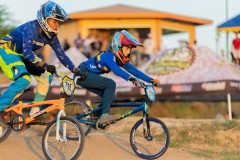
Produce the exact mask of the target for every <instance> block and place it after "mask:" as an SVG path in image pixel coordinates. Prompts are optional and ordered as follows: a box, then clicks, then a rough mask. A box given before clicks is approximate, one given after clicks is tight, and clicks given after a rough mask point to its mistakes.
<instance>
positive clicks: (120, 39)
mask: <svg viewBox="0 0 240 160" xmlns="http://www.w3.org/2000/svg"><path fill="white" fill-rule="evenodd" d="M123 46H130V47H132V48H136V47H137V46H143V45H142V44H141V43H140V42H138V40H136V39H135V38H134V37H133V36H132V35H131V34H130V33H128V32H127V31H125V30H122V31H120V32H118V33H116V34H115V36H114V38H113V40H112V50H113V52H114V53H115V54H116V55H117V57H118V58H119V59H120V60H121V61H122V63H123V64H126V63H127V62H129V61H130V57H126V56H124V54H123V53H122V51H121V48H122V47H123Z"/></svg>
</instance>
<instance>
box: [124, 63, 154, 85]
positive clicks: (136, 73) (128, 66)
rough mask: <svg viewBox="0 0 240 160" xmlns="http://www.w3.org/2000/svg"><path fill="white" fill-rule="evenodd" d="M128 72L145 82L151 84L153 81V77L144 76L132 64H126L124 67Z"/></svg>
mask: <svg viewBox="0 0 240 160" xmlns="http://www.w3.org/2000/svg"><path fill="white" fill-rule="evenodd" d="M122 67H123V68H124V69H125V70H126V71H128V72H129V73H130V74H132V75H133V76H134V77H137V78H139V79H141V80H144V81H145V82H148V83H150V81H151V80H152V78H151V77H149V76H148V75H146V74H144V73H143V72H141V71H140V70H138V69H137V68H136V67H134V66H133V65H132V64H131V63H129V62H128V63H126V64H125V65H123V66H122Z"/></svg>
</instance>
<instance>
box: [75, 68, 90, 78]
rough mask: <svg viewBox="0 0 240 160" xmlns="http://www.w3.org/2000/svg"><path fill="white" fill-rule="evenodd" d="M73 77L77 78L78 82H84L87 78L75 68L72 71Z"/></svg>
mask: <svg viewBox="0 0 240 160" xmlns="http://www.w3.org/2000/svg"><path fill="white" fill-rule="evenodd" d="M74 73H75V75H76V76H78V77H79V78H78V81H84V80H85V79H86V78H87V76H86V75H85V74H82V72H81V71H80V70H78V69H76V68H75V71H74Z"/></svg>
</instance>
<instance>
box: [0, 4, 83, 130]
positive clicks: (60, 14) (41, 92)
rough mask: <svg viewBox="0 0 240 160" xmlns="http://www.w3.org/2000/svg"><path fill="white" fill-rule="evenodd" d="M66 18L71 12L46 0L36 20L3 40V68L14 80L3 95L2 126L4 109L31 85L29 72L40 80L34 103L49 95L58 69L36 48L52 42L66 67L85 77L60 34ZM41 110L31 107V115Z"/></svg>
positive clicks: (0, 43) (0, 55) (0, 44)
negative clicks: (38, 53) (63, 46)
mask: <svg viewBox="0 0 240 160" xmlns="http://www.w3.org/2000/svg"><path fill="white" fill-rule="evenodd" d="M67 19H69V16H68V14H67V13H66V12H65V11H64V10H63V9H62V8H61V7H60V6H59V5H58V4H56V3H55V2H52V1H47V2H46V3H44V4H42V5H41V7H40V9H39V10H38V12H37V19H36V20H33V21H29V22H27V23H25V24H22V25H21V26H19V27H17V28H16V29H14V30H13V31H11V32H10V33H9V34H7V35H6V36H5V37H3V38H2V40H0V67H1V69H2V70H3V72H4V73H5V75H6V76H7V77H8V78H9V79H10V80H12V81H13V83H12V84H11V85H10V86H9V88H8V89H7V90H6V91H5V92H4V93H3V94H2V95H1V96H0V125H1V126H3V127H6V126H7V123H6V121H5V120H4V115H5V112H4V110H5V109H6V108H8V107H9V105H10V104H11V102H13V100H14V99H16V98H17V97H18V96H20V95H21V94H22V92H23V91H24V90H25V89H26V88H27V87H28V86H29V85H30V82H31V78H30V75H34V76H35V78H36V80H37V92H36V95H35V98H34V102H36V101H42V100H44V99H45V97H46V95H47V92H48V89H49V86H50V83H51V81H52V74H53V73H55V72H56V68H55V66H54V65H50V64H47V63H45V62H44V61H43V60H42V59H40V58H39V57H38V56H37V55H35V53H34V51H36V50H38V49H40V48H42V47H43V46H45V45H47V44H48V45H50V46H51V47H52V49H53V50H54V52H55V54H56V55H57V57H58V59H59V61H60V62H61V63H62V64H63V65H64V66H65V67H66V68H68V69H69V70H70V71H71V72H73V73H75V75H78V76H82V74H81V72H80V71H79V70H78V69H77V68H76V67H75V66H74V64H73V63H72V61H71V60H70V59H69V58H68V57H67V56H66V54H65V53H64V51H63V49H62V47H61V45H60V43H59V40H58V37H57V34H58V27H59V25H60V24H61V23H63V22H65V21H66V20H67ZM82 78H83V79H84V76H82ZM83 79H82V80H83ZM38 111H39V108H38V107H35V108H32V110H31V112H30V114H29V116H30V117H34V115H35V114H36V113H37V112H38Z"/></svg>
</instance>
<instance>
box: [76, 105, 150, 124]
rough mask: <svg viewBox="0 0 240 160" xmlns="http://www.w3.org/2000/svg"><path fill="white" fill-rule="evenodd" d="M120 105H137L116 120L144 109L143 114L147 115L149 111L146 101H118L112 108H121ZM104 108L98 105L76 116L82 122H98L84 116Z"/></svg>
mask: <svg viewBox="0 0 240 160" xmlns="http://www.w3.org/2000/svg"><path fill="white" fill-rule="evenodd" d="M120 107H135V108H134V109H132V110H130V111H128V112H125V113H124V114H122V115H121V118H120V119H118V120H116V121H115V122H117V121H119V120H122V119H124V118H126V117H128V116H130V115H132V114H135V113H137V112H140V111H143V116H144V117H146V115H147V113H148V105H147V103H146V102H129V103H116V104H112V105H111V108H120ZM101 109H102V108H101V107H97V108H94V109H92V110H91V111H90V112H85V113H83V114H80V115H77V116H75V117H74V118H76V119H77V120H78V121H79V122H80V123H85V124H92V125H94V124H96V122H93V121H91V120H90V118H89V119H83V118H84V117H87V116H88V115H90V114H91V113H96V112H98V111H100V110H101Z"/></svg>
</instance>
